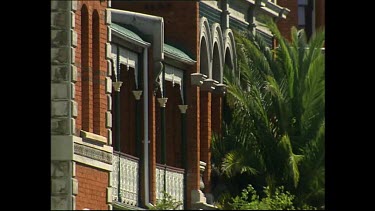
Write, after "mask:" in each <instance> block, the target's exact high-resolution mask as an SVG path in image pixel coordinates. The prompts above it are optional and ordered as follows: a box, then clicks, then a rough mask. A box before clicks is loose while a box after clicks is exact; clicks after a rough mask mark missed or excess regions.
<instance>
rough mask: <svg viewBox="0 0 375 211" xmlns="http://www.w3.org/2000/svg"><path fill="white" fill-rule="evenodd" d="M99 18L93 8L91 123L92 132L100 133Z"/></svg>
mask: <svg viewBox="0 0 375 211" xmlns="http://www.w3.org/2000/svg"><path fill="white" fill-rule="evenodd" d="M99 23H100V20H99V13H98V11H97V10H94V12H93V14H92V70H93V92H94V93H93V94H94V99H93V107H94V108H93V114H92V118H93V123H94V125H93V126H94V133H95V134H99V135H100V129H101V126H100V119H101V116H102V115H101V113H100V106H101V102H100V95H101V93H100V87H101V85H100V25H99Z"/></svg>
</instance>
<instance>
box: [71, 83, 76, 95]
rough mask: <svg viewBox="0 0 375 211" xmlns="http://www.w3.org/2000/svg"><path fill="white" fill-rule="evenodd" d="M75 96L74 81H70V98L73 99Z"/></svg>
mask: <svg viewBox="0 0 375 211" xmlns="http://www.w3.org/2000/svg"><path fill="white" fill-rule="evenodd" d="M75 96H76V85H75V84H74V83H70V98H71V99H75Z"/></svg>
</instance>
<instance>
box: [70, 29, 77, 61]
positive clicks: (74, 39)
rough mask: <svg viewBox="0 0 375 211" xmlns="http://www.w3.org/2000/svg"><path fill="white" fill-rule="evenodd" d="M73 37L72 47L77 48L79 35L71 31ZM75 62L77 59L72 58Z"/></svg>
mask: <svg viewBox="0 0 375 211" xmlns="http://www.w3.org/2000/svg"><path fill="white" fill-rule="evenodd" d="M70 32H71V36H72V46H73V47H77V40H78V35H77V32H75V31H74V30H70ZM72 58H73V59H74V60H75V57H72Z"/></svg>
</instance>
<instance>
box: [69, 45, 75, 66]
mask: <svg viewBox="0 0 375 211" xmlns="http://www.w3.org/2000/svg"><path fill="white" fill-rule="evenodd" d="M70 53H71V54H70V62H71V64H75V63H76V49H75V48H73V47H70Z"/></svg>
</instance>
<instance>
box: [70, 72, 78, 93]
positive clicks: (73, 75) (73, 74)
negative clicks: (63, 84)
mask: <svg viewBox="0 0 375 211" xmlns="http://www.w3.org/2000/svg"><path fill="white" fill-rule="evenodd" d="M70 67H71V68H70V69H71V73H70V74H71V80H72V82H77V74H78V72H77V67H76V66H75V65H71V66H70ZM73 96H74V95H73Z"/></svg>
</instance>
